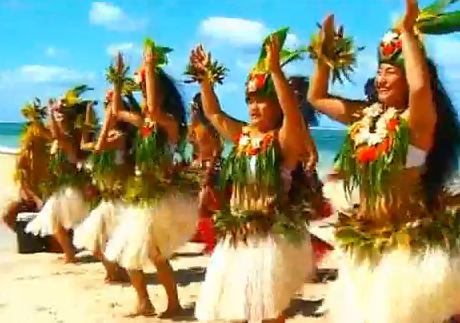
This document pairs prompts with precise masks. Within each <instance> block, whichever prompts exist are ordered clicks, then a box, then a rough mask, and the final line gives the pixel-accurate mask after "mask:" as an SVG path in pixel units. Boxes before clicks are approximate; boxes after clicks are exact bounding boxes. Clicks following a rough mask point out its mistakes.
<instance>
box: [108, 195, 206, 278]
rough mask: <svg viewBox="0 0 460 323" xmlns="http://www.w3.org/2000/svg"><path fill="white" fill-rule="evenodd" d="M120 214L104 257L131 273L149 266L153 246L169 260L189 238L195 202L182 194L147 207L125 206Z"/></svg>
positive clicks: (194, 224) (194, 219) (194, 220)
mask: <svg viewBox="0 0 460 323" xmlns="http://www.w3.org/2000/svg"><path fill="white" fill-rule="evenodd" d="M121 212H123V216H122V217H121V218H120V219H121V221H120V223H119V224H118V226H117V227H116V229H115V231H114V233H113V235H112V237H111V238H110V240H109V242H108V244H107V247H106V250H105V257H106V258H107V260H109V261H112V262H116V263H118V264H119V265H120V266H122V267H123V268H126V269H131V270H140V269H143V268H144V267H145V266H147V265H148V264H151V261H150V255H151V252H152V251H153V248H154V247H157V248H158V249H159V250H160V252H161V255H162V257H164V258H169V257H171V255H172V254H173V253H174V251H175V250H176V249H177V248H179V247H180V246H182V245H183V244H185V243H186V242H188V241H189V240H190V239H191V238H192V236H193V235H194V234H195V232H196V227H197V223H198V201H197V199H196V198H192V197H189V196H184V195H174V196H169V197H166V198H164V199H162V200H161V201H159V202H158V203H157V204H156V205H154V206H151V207H141V206H135V205H129V206H127V207H126V208H124V209H123V210H122V211H121Z"/></svg>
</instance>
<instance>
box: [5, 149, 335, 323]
mask: <svg viewBox="0 0 460 323" xmlns="http://www.w3.org/2000/svg"><path fill="white" fill-rule="evenodd" d="M13 168H14V156H11V155H10V156H6V155H0V179H1V185H0V194H2V192H3V193H4V192H6V191H8V192H9V193H11V192H15V188H14V185H13V183H12V174H13ZM316 226H318V227H319V226H320V224H318V223H316ZM326 231H327V230H326ZM15 247H16V246H15V235H14V234H12V233H11V232H8V231H7V230H6V228H5V227H2V226H0V286H1V289H0V322H2V323H3V322H5V323H10V322H11V323H13V322H14V323H16V322H17V323H23V322H24V323H26V322H27V323H29V322H34V323H35V322H36V323H42V322H43V323H45V322H46V323H47V322H64V323H68V322H69V323H71V322H79V323H80V322H85V323H96V322H98V323H102V322H162V320H160V319H157V318H135V319H132V318H126V317H124V315H125V314H127V313H129V312H130V311H131V310H132V307H133V305H134V302H135V293H134V290H133V289H132V288H131V287H130V286H129V285H107V284H104V283H103V278H104V270H103V267H102V265H101V264H100V263H98V262H94V261H93V259H91V257H89V256H88V255H87V254H84V253H81V254H79V255H78V257H79V258H80V259H82V260H83V263H80V264H69V265H65V264H63V261H62V259H59V258H60V257H61V255H58V254H45V253H41V254H32V255H20V254H17V253H16V251H15ZM201 249H202V246H200V245H198V244H191V243H190V244H188V245H187V246H186V247H184V248H183V250H180V252H179V253H178V254H177V256H176V257H175V258H174V259H173V260H172V266H173V268H174V269H175V271H176V278H177V281H178V284H179V298H180V301H181V303H182V305H183V306H184V307H187V308H189V310H188V313H187V315H185V316H184V317H183V318H182V319H175V320H174V321H172V320H163V322H194V321H196V320H195V319H194V317H193V305H194V302H195V301H196V299H197V295H198V293H199V287H200V282H201V281H202V280H203V277H204V271H205V268H206V264H207V262H208V259H209V258H208V257H207V256H203V255H202V254H201V253H200V251H201ZM327 263H333V259H326V260H325V265H327ZM148 289H149V293H150V296H151V299H152V302H153V304H154V306H155V307H156V309H157V311H163V310H164V309H165V307H166V297H165V294H164V291H163V289H162V287H161V286H160V285H158V283H157V282H156V281H155V275H154V274H150V275H149V287H148ZM325 290H326V288H325V285H324V284H305V285H304V287H303V290H302V291H301V293H299V295H298V296H297V298H296V299H295V300H294V301H293V305H292V307H291V309H290V318H289V320H288V321H289V322H306V323H308V322H327V319H325V318H315V317H314V316H313V313H314V311H315V309H317V308H318V307H319V306H320V303H321V302H320V300H321V298H322V297H323V296H324V293H325Z"/></svg>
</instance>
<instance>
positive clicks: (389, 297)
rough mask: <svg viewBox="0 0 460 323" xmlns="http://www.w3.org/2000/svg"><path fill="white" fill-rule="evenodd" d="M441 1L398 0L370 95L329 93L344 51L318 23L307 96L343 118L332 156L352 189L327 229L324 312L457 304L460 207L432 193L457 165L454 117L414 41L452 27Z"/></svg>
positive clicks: (334, 315)
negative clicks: (354, 202)
mask: <svg viewBox="0 0 460 323" xmlns="http://www.w3.org/2000/svg"><path fill="white" fill-rule="evenodd" d="M444 4H447V2H444ZM443 10H444V6H441V5H439V3H438V4H434V5H432V6H429V7H427V8H426V9H424V10H423V11H422V12H421V13H419V10H418V5H417V1H415V0H406V13H405V16H404V18H403V19H402V20H401V22H400V23H399V24H398V26H397V28H395V29H393V30H392V31H391V32H389V33H387V34H386V35H385V37H384V39H383V41H382V42H381V44H380V47H379V51H378V53H379V68H378V73H377V75H376V78H375V87H376V91H377V101H375V102H373V103H372V104H371V105H368V104H366V102H359V101H358V102H357V101H350V100H346V99H341V98H338V97H332V96H330V95H329V94H328V83H329V74H330V67H329V66H331V65H332V66H334V67H339V68H340V66H337V65H334V62H337V61H336V60H335V59H334V58H337V56H342V57H343V56H346V57H350V56H352V55H350V52H347V53H343V51H342V52H340V51H339V52H338V51H337V50H336V48H337V45H340V44H342V45H343V44H344V43H348V44H349V38H344V37H343V30H339V32H338V33H336V34H335V32H334V23H333V17H332V16H329V17H328V18H326V20H325V21H324V23H323V26H322V30H321V37H320V45H321V46H320V47H317V48H322V50H321V49H320V50H318V51H316V52H315V54H316V55H315V56H314V57H317V58H318V59H317V60H316V66H315V72H314V75H313V77H312V83H311V85H310V90H309V95H308V97H309V100H310V102H311V103H312V104H313V106H315V108H317V109H318V110H319V111H321V112H323V113H325V114H327V115H329V116H330V117H332V118H334V119H336V120H338V121H340V122H343V123H346V124H351V126H350V128H349V130H348V134H347V138H346V140H345V144H344V146H343V148H342V150H341V151H340V153H339V158H338V160H337V166H338V169H339V171H340V172H341V174H343V176H344V177H345V186H346V189H347V190H348V191H350V190H351V189H352V188H354V187H358V188H359V189H360V206H359V209H358V210H357V211H356V212H355V213H354V214H353V215H352V216H350V217H348V216H343V217H340V218H339V222H338V224H337V228H336V232H335V237H336V241H337V243H338V246H339V248H340V251H341V259H342V260H341V262H340V263H339V274H338V280H337V281H336V282H335V283H333V284H332V285H331V290H330V295H329V297H328V298H327V305H328V306H329V309H330V316H331V317H330V319H331V322H350V323H351V322H353V323H364V322H371V323H412V322H420V323H432V322H443V321H444V320H446V319H448V318H449V317H450V316H451V315H453V314H454V313H458V312H459V308H460V293H459V292H458V291H459V289H460V257H459V253H458V252H459V250H458V245H459V242H460V241H459V229H458V228H459V223H460V222H459V221H460V214H459V213H458V212H457V213H450V212H447V211H446V210H444V209H443V208H442V207H441V205H440V203H439V197H440V193H441V191H442V188H443V185H444V184H445V183H446V181H447V180H448V179H449V177H450V176H451V175H452V174H453V172H454V171H455V170H456V167H457V163H458V149H459V147H458V146H459V143H460V127H459V122H458V119H457V116H456V113H455V110H454V108H453V106H452V103H451V101H450V99H449V97H448V95H447V93H446V91H445V90H444V87H443V86H442V83H441V82H440V80H439V78H438V75H437V71H436V68H435V66H434V64H433V63H432V61H431V60H429V59H427V58H426V56H425V51H424V50H423V46H422V43H421V41H420V39H421V38H420V37H421V35H420V33H423V32H425V33H434V34H442V33H448V32H451V31H455V30H460V24H459V20H458V15H459V12H456V13H453V14H449V13H444V12H443ZM341 48H342V49H343V48H346V49H347V50H348V49H349V48H350V46H345V47H344V46H342V47H341ZM335 55H336V56H335ZM326 62H327V63H326ZM331 62H332V63H331ZM333 71H334V72H335V73H334V74H335V75H337V73H340V70H337V69H334V70H333Z"/></svg>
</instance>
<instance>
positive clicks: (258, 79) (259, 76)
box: [250, 73, 267, 90]
mask: <svg viewBox="0 0 460 323" xmlns="http://www.w3.org/2000/svg"><path fill="white" fill-rule="evenodd" d="M250 79H251V80H254V81H255V85H256V88H257V90H259V89H261V88H263V87H264V86H265V81H266V80H267V74H265V73H255V74H251V77H250Z"/></svg>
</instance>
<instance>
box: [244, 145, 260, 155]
mask: <svg viewBox="0 0 460 323" xmlns="http://www.w3.org/2000/svg"><path fill="white" fill-rule="evenodd" d="M258 153H259V149H257V148H253V147H251V146H248V148H247V149H246V154H248V155H249V156H255V155H257V154H258Z"/></svg>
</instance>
